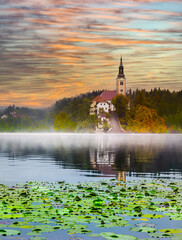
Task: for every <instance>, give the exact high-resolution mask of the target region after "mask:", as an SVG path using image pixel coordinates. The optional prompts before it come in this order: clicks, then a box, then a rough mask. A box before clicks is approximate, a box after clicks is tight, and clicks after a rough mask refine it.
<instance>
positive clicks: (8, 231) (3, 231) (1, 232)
mask: <svg viewBox="0 0 182 240" xmlns="http://www.w3.org/2000/svg"><path fill="white" fill-rule="evenodd" d="M20 233H21V232H20V231H17V230H11V229H0V235H1V236H13V235H20Z"/></svg>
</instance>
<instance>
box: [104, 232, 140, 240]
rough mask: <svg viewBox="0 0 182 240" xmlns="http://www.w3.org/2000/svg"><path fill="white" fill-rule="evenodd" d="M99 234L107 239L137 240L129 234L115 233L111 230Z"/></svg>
mask: <svg viewBox="0 0 182 240" xmlns="http://www.w3.org/2000/svg"><path fill="white" fill-rule="evenodd" d="M100 236H102V237H104V238H105V239H108V240H113V239H117V240H137V238H136V237H133V236H130V235H123V234H115V233H111V232H103V233H101V234H100Z"/></svg>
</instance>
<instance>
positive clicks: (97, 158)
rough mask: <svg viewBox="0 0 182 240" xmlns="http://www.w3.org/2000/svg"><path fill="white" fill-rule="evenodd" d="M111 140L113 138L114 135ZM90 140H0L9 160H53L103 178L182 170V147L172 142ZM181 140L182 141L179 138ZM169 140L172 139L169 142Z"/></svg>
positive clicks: (2, 149) (0, 147) (1, 147)
mask: <svg viewBox="0 0 182 240" xmlns="http://www.w3.org/2000/svg"><path fill="white" fill-rule="evenodd" d="M110 137H111V136H110ZM93 139H94V143H93V141H91V140H90V141H88V139H87V138H84V139H83V140H82V141H79V139H77V138H76V139H74V141H71V140H70V142H69V136H68V137H67V139H66V140H65V138H62V139H61V141H57V142H56V141H55V142H53V141H52V139H51V140H49V144H47V142H45V144H43V140H42V142H35V143H34V142H33V143H32V144H29V143H27V142H26V143H24V142H23V141H21V142H20V141H19V140H18V139H17V141H4V142H2V140H1V141H0V153H4V154H6V157H7V158H8V159H9V160H12V161H16V159H17V158H18V159H19V160H20V159H21V160H22V161H24V160H26V159H31V157H32V156H33V159H34V160H37V161H49V162H51V164H56V165H58V166H60V167H62V168H75V169H80V170H96V171H97V172H100V173H101V175H100V176H113V177H116V178H117V179H120V180H121V179H125V177H126V175H128V174H130V175H140V174H145V173H149V174H156V176H159V175H160V174H161V173H162V172H164V173H165V172H166V173H169V172H170V171H174V172H175V171H177V172H178V173H179V172H181V170H182V161H181V159H182V148H180V147H179V146H177V145H176V144H169V143H170V142H166V141H160V142H159V141H158V143H154V141H153V139H152V140H150V141H149V140H148V141H147V140H146V139H147V138H145V137H144V139H143V141H141V139H140V141H139V142H136V141H135V142H134V141H133V142H132V141H130V140H131V139H130V138H129V139H127V140H125V141H123V142H119V140H118V139H113V141H111V138H108V139H109V141H108V142H107V141H106V140H105V139H104V138H96V137H95V138H93ZM179 139H181V138H179ZM168 141H169V139H168Z"/></svg>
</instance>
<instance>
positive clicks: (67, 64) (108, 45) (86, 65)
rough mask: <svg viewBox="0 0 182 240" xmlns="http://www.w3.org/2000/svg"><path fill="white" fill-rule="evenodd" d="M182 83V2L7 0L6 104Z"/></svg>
mask: <svg viewBox="0 0 182 240" xmlns="http://www.w3.org/2000/svg"><path fill="white" fill-rule="evenodd" d="M121 54H122V57H123V64H124V71H125V76H126V78H127V89H129V88H131V89H132V90H134V89H136V88H140V89H143V88H145V89H147V90H150V89H153V88H155V87H156V88H159V87H160V88H161V89H170V90H171V91H173V90H176V91H178V90H181V89H182V1H181V0H173V1H169V0H128V1H121V0H28V1H27V0H0V106H8V105H10V104H11V105H12V104H15V105H16V106H28V107H34V108H39V107H46V106H50V105H52V104H53V103H54V102H55V101H56V100H59V99H62V98H64V97H71V96H76V95H78V94H80V93H85V92H90V91H92V90H98V89H115V80H116V77H117V74H118V66H119V62H120V56H121Z"/></svg>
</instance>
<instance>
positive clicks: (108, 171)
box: [90, 138, 130, 182]
mask: <svg viewBox="0 0 182 240" xmlns="http://www.w3.org/2000/svg"><path fill="white" fill-rule="evenodd" d="M124 151H125V150H124ZM118 152H119V151H118V149H117V148H116V146H115V144H113V142H112V143H110V144H109V146H108V145H107V144H106V143H104V142H103V138H98V139H97V145H96V148H92V149H91V150H90V163H91V165H92V167H93V168H94V170H98V171H100V172H101V174H102V176H104V177H116V179H117V180H120V181H124V182H125V181H126V171H125V168H124V169H123V168H122V169H121V170H120V168H119V169H116V157H117V158H118V157H119V156H118ZM122 156H123V155H120V157H121V158H120V157H119V158H120V161H121V162H122V161H124V162H125V161H127V162H128V157H127V158H126V156H125V155H124V156H125V157H124V158H123V157H122ZM129 157H130V156H129ZM118 170H119V171H118Z"/></svg>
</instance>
